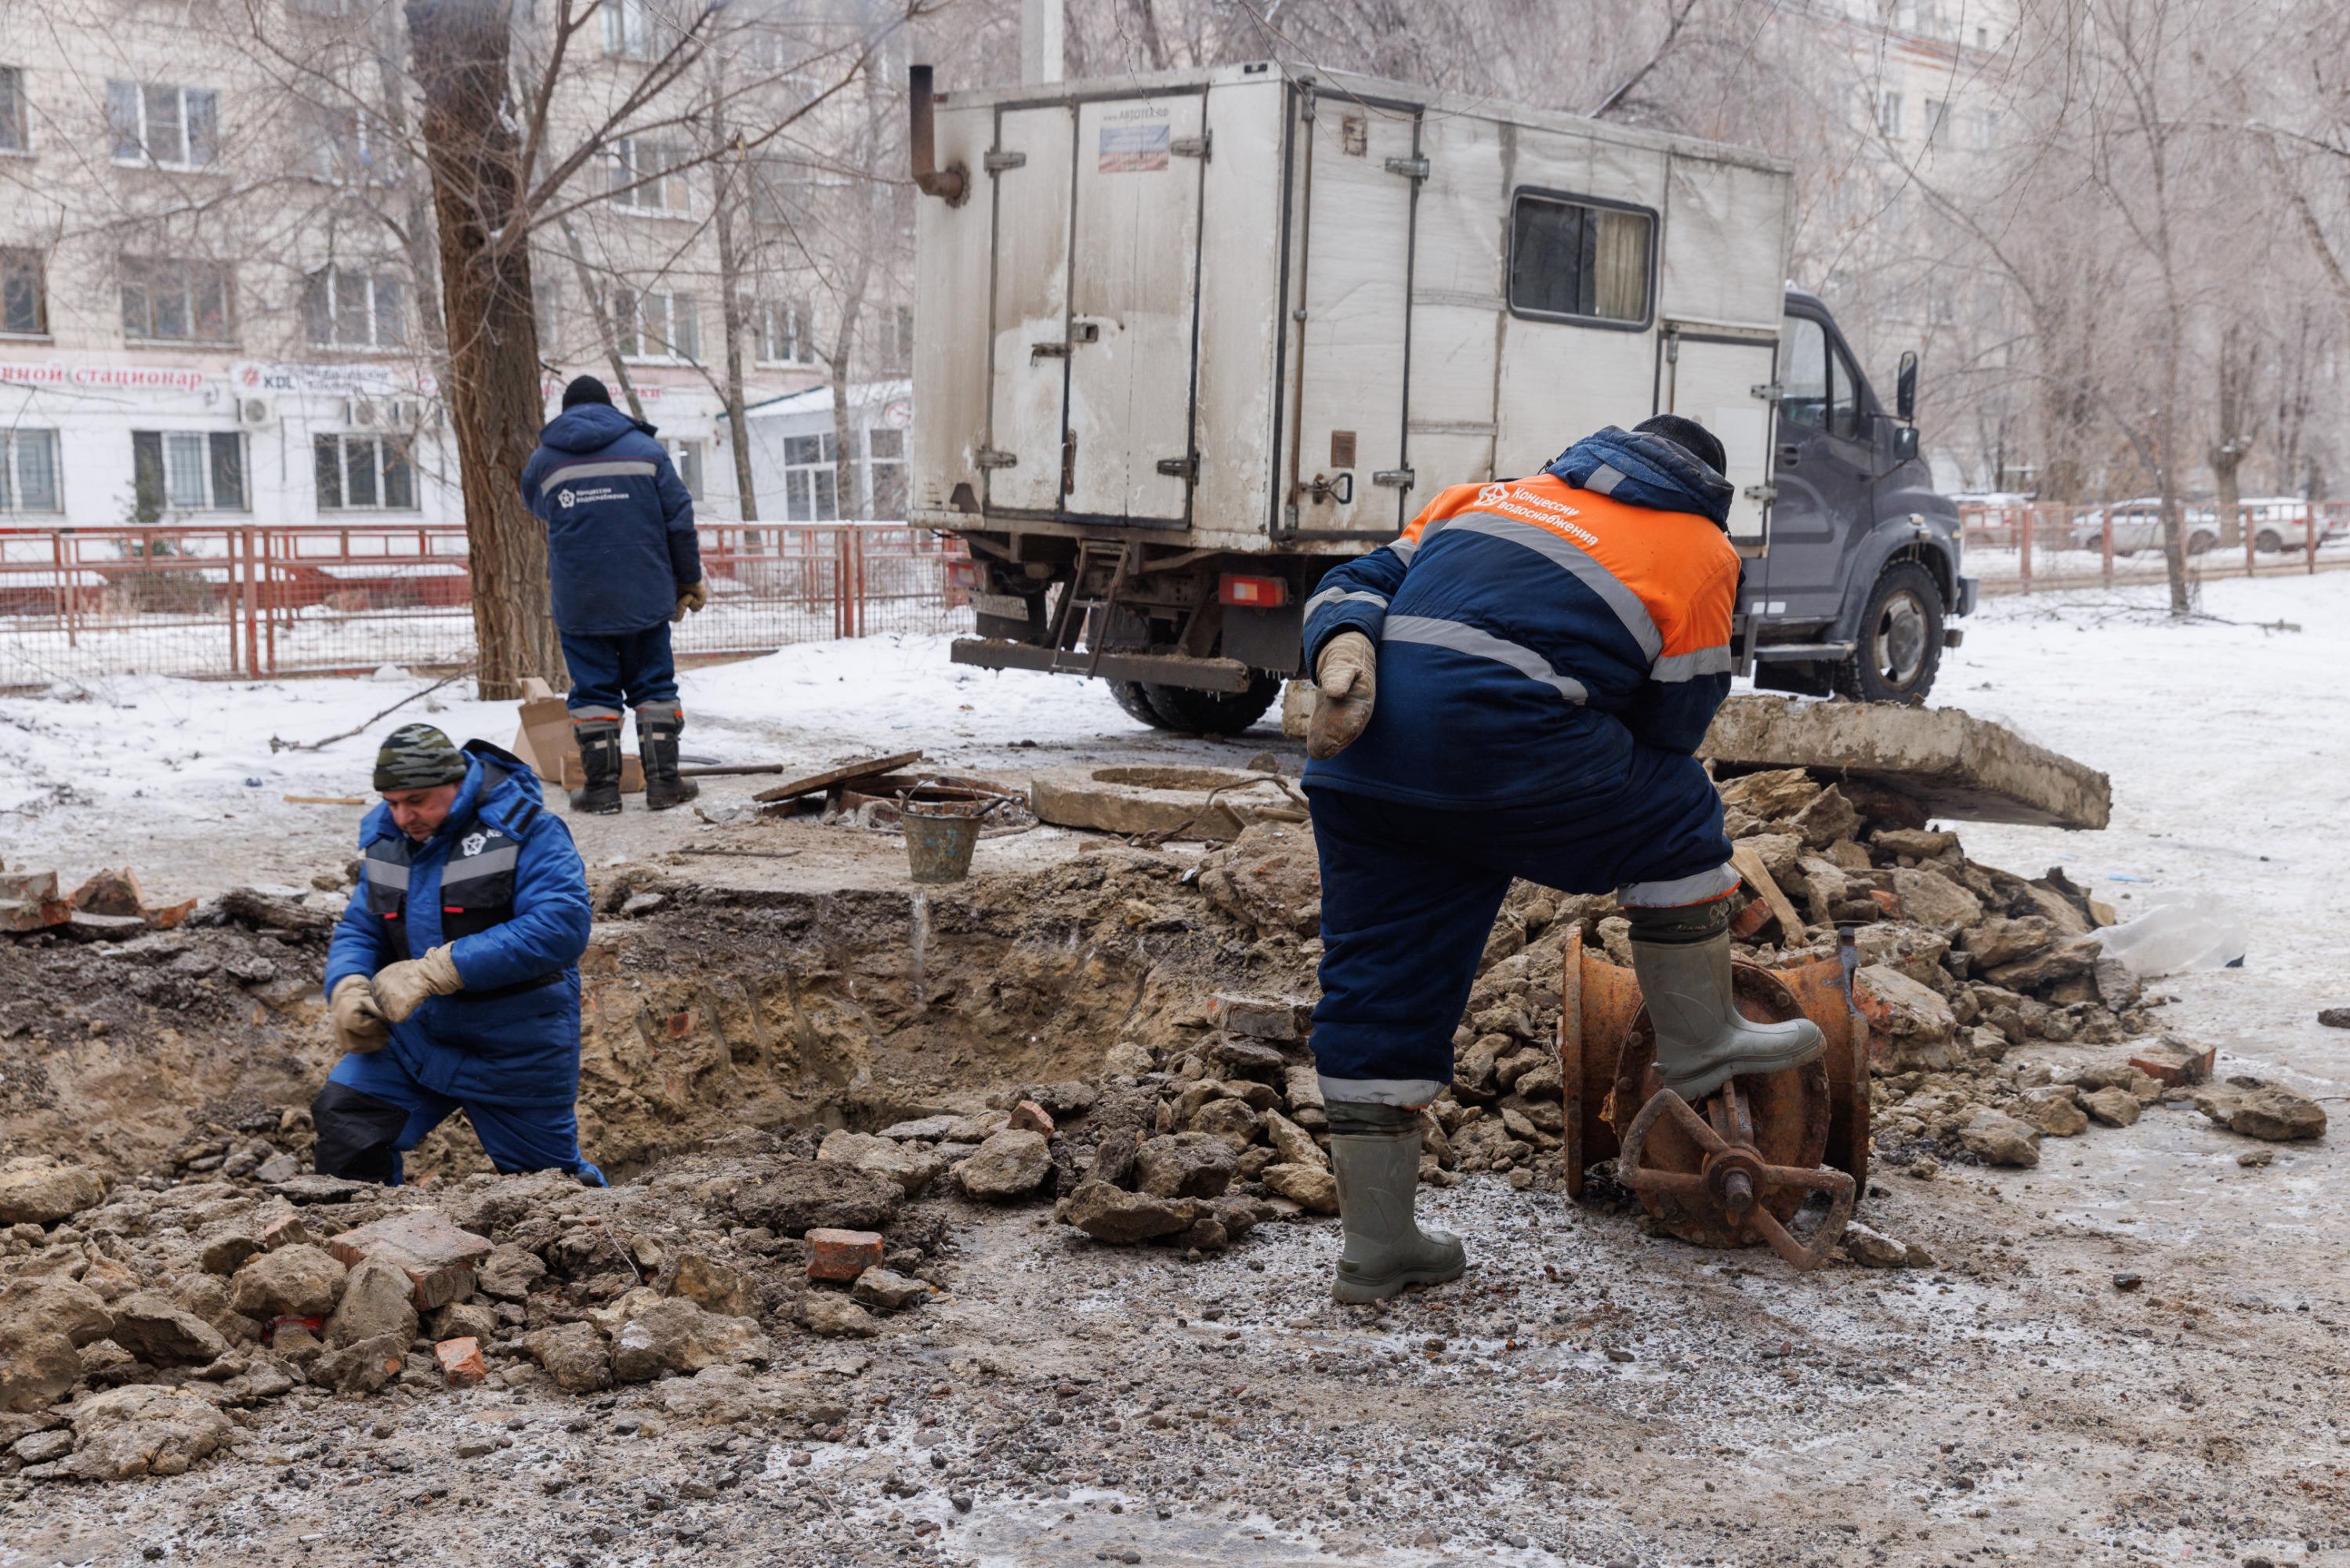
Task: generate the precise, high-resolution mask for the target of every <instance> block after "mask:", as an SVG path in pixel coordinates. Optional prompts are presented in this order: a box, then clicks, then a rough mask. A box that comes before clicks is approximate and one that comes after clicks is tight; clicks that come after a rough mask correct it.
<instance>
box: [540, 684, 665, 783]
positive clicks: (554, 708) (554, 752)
mask: <svg viewBox="0 0 2350 1568" xmlns="http://www.w3.org/2000/svg"><path fill="white" fill-rule="evenodd" d="M522 690H523V698H522V701H521V703H520V705H519V707H518V709H517V712H518V715H519V717H520V719H521V724H520V727H519V728H517V729H516V730H515V740H514V745H513V746H512V747H511V748H509V749H510V750H511V751H512V752H513V753H514V754H515V756H518V757H520V758H521V759H522V760H523V761H524V762H525V763H529V764H530V768H531V771H532V772H533V773H535V774H537V775H538V776H539V778H540V779H541V780H542V781H543V782H545V783H546V784H560V785H562V786H563V787H564V788H565V789H577V788H579V787H580V786H582V785H583V784H586V783H587V770H586V768H585V766H584V765H583V764H582V763H580V761H579V742H577V740H576V739H575V738H574V737H573V735H572V733H571V710H570V709H569V708H568V707H567V706H566V705H565V703H564V701H563V699H562V698H560V697H558V696H556V694H555V692H554V691H552V690H551V689H550V688H549V687H548V686H547V684H546V681H544V680H540V679H539V678H538V677H537V676H536V675H532V676H526V677H525V678H524V680H523V683H522ZM644 787H645V768H644V764H643V763H640V762H639V761H638V760H637V757H636V753H633V752H622V753H620V790H621V793H623V794H642V793H643V792H644Z"/></svg>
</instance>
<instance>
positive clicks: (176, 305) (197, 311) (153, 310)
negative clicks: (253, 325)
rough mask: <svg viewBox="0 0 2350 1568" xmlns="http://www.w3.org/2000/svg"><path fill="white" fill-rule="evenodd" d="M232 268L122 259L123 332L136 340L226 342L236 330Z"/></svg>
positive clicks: (154, 258) (164, 259) (167, 260)
mask: <svg viewBox="0 0 2350 1568" xmlns="http://www.w3.org/2000/svg"><path fill="white" fill-rule="evenodd" d="M229 281H230V280H229V271H228V268H226V267H224V266H222V265H218V264H217V263H214V262H198V261H185V260H177V259H172V258H170V257H161V256H125V257H123V258H122V332H123V336H124V337H129V338H130V339H131V340H132V341H134V342H136V341H140V340H142V339H146V340H152V341H156V342H177V343H224V342H226V341H228V338H229V335H230V333H231V332H233V331H234V329H235V320H234V316H233V314H232V305H233V302H232V300H231V297H230V296H231V289H230V286H229Z"/></svg>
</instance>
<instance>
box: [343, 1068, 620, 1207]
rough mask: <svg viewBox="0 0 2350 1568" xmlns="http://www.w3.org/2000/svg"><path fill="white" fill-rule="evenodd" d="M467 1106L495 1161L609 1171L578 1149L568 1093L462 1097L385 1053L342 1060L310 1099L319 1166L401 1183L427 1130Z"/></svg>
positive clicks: (504, 1166) (521, 1167)
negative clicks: (511, 1099) (507, 1098)
mask: <svg viewBox="0 0 2350 1568" xmlns="http://www.w3.org/2000/svg"><path fill="white" fill-rule="evenodd" d="M461 1110H462V1111H463V1112H464V1113H465V1119H466V1120H467V1121H469V1122H471V1123H472V1124H473V1132H474V1135H475V1136H476V1137H479V1138H480V1139H481V1140H482V1152H483V1153H484V1154H486V1155H488V1156H489V1157H490V1163H491V1164H492V1165H494V1166H496V1167H497V1168H498V1169H499V1170H500V1171H502V1172H504V1173H507V1174H509V1175H511V1174H513V1173H515V1172H518V1171H528V1170H561V1171H567V1172H569V1173H570V1174H571V1175H573V1176H576V1177H577V1178H578V1179H580V1180H582V1181H584V1182H587V1183H588V1184H589V1185H591V1186H595V1187H602V1186H605V1185H607V1183H606V1182H605V1180H604V1173H603V1172H602V1171H600V1170H598V1169H597V1168H595V1167H594V1166H593V1165H590V1164H589V1163H588V1162H587V1156H585V1155H583V1154H582V1153H580V1152H579V1113H578V1109H577V1106H576V1105H575V1104H574V1103H573V1102H571V1101H568V1100H561V1101H554V1102H550V1103H545V1104H537V1105H515V1104H508V1103H504V1102H499V1103H489V1102H484V1101H480V1100H460V1099H456V1098H453V1097H452V1096H448V1095H444V1094H442V1093H440V1092H439V1091H438V1090H434V1089H430V1088H427V1087H425V1086H424V1085H422V1084H420V1083H418V1082H417V1081H416V1080H415V1079H414V1078H413V1077H411V1076H410V1075H409V1074H408V1072H407V1070H406V1069H405V1068H403V1067H401V1066H400V1064H399V1063H398V1062H397V1061H395V1060H393V1059H392V1057H391V1056H390V1054H389V1053H386V1052H381V1051H378V1052H372V1053H369V1054H359V1053H356V1052H354V1053H352V1054H348V1055H346V1056H345V1057H344V1058H343V1059H342V1060H341V1061H339V1062H338V1063H336V1064H335V1068H334V1071H333V1072H331V1073H329V1074H328V1075H327V1086H326V1087H325V1088H323V1089H321V1090H319V1091H318V1097H317V1099H316V1100H314V1101H312V1102H311V1105H310V1120H311V1123H312V1125H313V1126H315V1127H317V1132H318V1149H317V1157H316V1159H315V1162H314V1163H315V1164H316V1167H317V1169H318V1170H319V1171H320V1172H321V1173H322V1174H325V1175H328V1176H343V1177H348V1178H350V1179H353V1180H357V1181H380V1182H382V1183H383V1184H384V1185H386V1186H388V1187H397V1186H399V1185H400V1176H401V1162H400V1157H401V1156H402V1155H404V1154H406V1153H407V1152H408V1151H409V1150H410V1149H411V1148H414V1147H416V1146H417V1145H418V1144H420V1143H421V1142H423V1141H424V1135H425V1134H427V1133H429V1132H431V1131H432V1129H433V1128H434V1127H439V1126H440V1125H441V1124H442V1122H444V1121H446V1120H448V1119H449V1116H450V1114H451V1113H452V1112H453V1111H461Z"/></svg>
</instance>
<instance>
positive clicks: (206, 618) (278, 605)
mask: <svg viewBox="0 0 2350 1568" xmlns="http://www.w3.org/2000/svg"><path fill="white" fill-rule="evenodd" d="M700 534H701V542H702V576H703V578H704V580H705V581H706V582H707V583H708V584H709V586H710V604H709V606H708V607H707V608H705V609H704V610H702V612H701V613H700V614H698V615H695V616H691V617H689V618H687V619H686V621H685V622H684V623H683V624H682V625H681V626H680V627H679V628H677V649H678V654H679V656H680V657H681V658H683V659H695V658H711V657H723V656H727V655H734V654H746V653H762V652H765V651H768V650H770V649H775V648H780V647H782V646H784V645H785V644H786V643H793V642H813V641H821V640H824V639H829V638H843V637H863V636H866V635H868V634H869V633H874V632H885V631H901V632H937V631H951V630H960V629H966V628H968V627H969V625H970V610H969V608H968V601H967V599H966V597H965V596H964V594H963V592H962V589H961V588H960V587H957V586H956V585H955V584H953V583H952V582H951V580H950V573H949V566H950V565H951V563H953V562H956V561H960V560H962V559H964V558H965V556H964V551H963V549H962V543H961V541H959V540H956V539H953V538H951V537H950V536H948V535H938V534H933V533H931V532H930V531H929V530H927V529H917V528H910V527H908V526H906V525H905V524H899V523H791V524H753V523H723V524H705V525H703V526H702V529H701V530H700ZM472 594H473V580H472V578H471V576H469V575H468V572H467V569H466V552H465V531H464V529H463V527H462V526H457V525H425V524H384V525H380V526H336V525H302V526H275V525H269V524H247V525H234V524H232V525H227V526H216V527H187V526H179V525H170V526H156V527H116V528H67V527H55V526H51V527H33V528H0V685H17V684H28V683H36V682H47V681H51V680H61V679H62V680H71V679H81V678H88V677H93V676H104V675H129V674H142V675H143V674H155V675H189V676H238V677H262V676H270V675H287V674H317V673H327V672H333V671H348V670H372V669H375V668H376V667H378V666H380V665H383V664H401V665H415V666H421V667H432V666H443V667H453V666H458V665H462V664H463V663H465V662H466V661H467V660H469V659H472V658H473V609H472V603H473V600H472Z"/></svg>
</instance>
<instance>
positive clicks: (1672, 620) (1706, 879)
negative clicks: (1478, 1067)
mask: <svg viewBox="0 0 2350 1568" xmlns="http://www.w3.org/2000/svg"><path fill="white" fill-rule="evenodd" d="M1722 467H1723V456H1722V451H1721V442H1720V441H1716V440H1715V439H1714V438H1713V436H1712V434H1711V432H1709V431H1706V430H1705V428H1704V427H1703V426H1701V425H1700V424H1698V423H1697V422H1696V421H1692V420H1686V419H1680V418H1677V417H1675V416H1672V415H1664V416H1661V417H1659V418H1657V419H1652V420H1649V421H1646V422H1644V423H1642V424H1640V425H1639V426H1638V427H1637V428H1635V429H1634V430H1632V431H1621V430H1617V429H1616V428H1615V427H1613V426H1610V427H1608V428H1607V429H1606V430H1604V431H1600V432H1598V433H1597V434H1596V435H1593V436H1589V437H1586V439H1584V440H1582V441H1577V442H1576V443H1575V445H1573V446H1572V447H1569V448H1568V449H1567V450H1566V452H1565V453H1563V454H1562V455H1561V456H1560V457H1559V458H1558V460H1557V461H1556V462H1553V463H1552V464H1550V466H1549V467H1547V468H1546V469H1544V471H1543V472H1540V473H1538V474H1535V475H1534V476H1533V477H1532V478H1528V479H1518V480H1508V481H1504V482H1502V483H1491V484H1461V485H1455V486H1453V487H1452V488H1451V489H1449V490H1446V491H1444V492H1443V493H1440V494H1439V495H1438V496H1437V497H1436V499H1435V500H1434V501H1433V502H1431V503H1430V504H1429V506H1428V508H1427V510H1426V511H1424V512H1422V513H1421V514H1419V517H1417V518H1416V519H1414V520H1413V522H1412V524H1411V525H1410V526H1409V528H1407V529H1405V530H1404V534H1403V537H1402V538H1400V539H1399V540H1397V541H1396V542H1395V543H1394V544H1392V545H1387V546H1385V547H1383V548H1381V549H1378V550H1374V551H1373V552H1371V553H1370V554H1369V555H1367V556H1363V557H1361V558H1360V559H1358V560H1355V561H1350V562H1348V563H1347V564H1346V565H1345V566H1340V567H1338V568H1337V569H1336V570H1335V571H1332V572H1330V573H1329V574H1328V575H1327V576H1325V577H1323V579H1322V580H1321V583H1320V585H1319V586H1318V589H1317V591H1316V592H1315V594H1314V595H1313V597H1310V598H1308V599H1307V600H1306V604H1305V612H1306V615H1305V656H1306V660H1307V663H1308V666H1309V667H1310V668H1311V669H1312V670H1314V672H1315V685H1316V688H1317V692H1318V695H1317V700H1316V702H1315V713H1314V721H1313V728H1312V732H1311V735H1310V737H1309V741H1308V747H1307V749H1308V751H1309V753H1311V756H1312V758H1313V760H1312V761H1311V762H1310V763H1308V765H1307V767H1306V770H1305V790H1306V794H1307V798H1308V800H1309V801H1310V802H1311V804H1312V809H1313V815H1314V836H1315V845H1316V846H1317V847H1318V849H1319V850H1320V853H1321V860H1322V937H1323V941H1324V950H1323V957H1322V967H1321V979H1322V997H1321V1001H1320V1002H1318V1003H1317V1004H1316V1005H1315V1010H1314V1054H1315V1064H1316V1066H1317V1069H1318V1071H1319V1074H1320V1076H1321V1086H1322V1094H1323V1097H1324V1099H1325V1101H1326V1103H1327V1106H1328V1114H1329V1117H1330V1133H1331V1138H1330V1147H1331V1154H1332V1157H1333V1163H1334V1164H1335V1165H1336V1168H1337V1177H1338V1203H1339V1209H1340V1212H1341V1216H1342V1218H1343V1220H1344V1221H1345V1225H1346V1233H1347V1238H1346V1249H1345V1251H1344V1252H1343V1254H1342V1255H1341V1257H1340V1259H1339V1262H1338V1272H1337V1280H1336V1285H1335V1287H1334V1292H1335V1293H1336V1296H1337V1297H1338V1299H1339V1300H1341V1301H1354V1302H1363V1301H1374V1300H1378V1298H1380V1297H1383V1296H1388V1295H1393V1294H1394V1293H1396V1292H1398V1291H1400V1290H1402V1289H1403V1288H1404V1287H1405V1286H1406V1285H1408V1284H1412V1283H1417V1282H1433V1281H1441V1280H1449V1279H1452V1278H1455V1277H1457V1276H1458V1275H1459V1274H1460V1273H1461V1270H1462V1268H1463V1267H1464V1266H1465V1258H1464V1255H1463V1252H1462V1250H1461V1243H1460V1242H1459V1241H1457V1240H1456V1239H1454V1238H1453V1237H1451V1236H1449V1235H1446V1234H1444V1233H1443V1232H1441V1231H1421V1230H1420V1229H1419V1226H1418V1225H1417V1224H1416V1223H1415V1222H1414V1221H1413V1219H1412V1199H1413V1196H1414V1193H1415V1191H1416V1189H1417V1186H1418V1182H1419V1107H1420V1106H1425V1105H1427V1104H1428V1103H1429V1102H1430V1101H1431V1100H1433V1099H1434V1098H1435V1097H1436V1096H1437V1095H1438V1094H1439V1093H1440V1091H1441V1090H1442V1089H1443V1087H1444V1085H1446V1083H1448V1082H1449V1081H1450V1080H1451V1076H1452V1032H1453V1029H1454V1027H1455V1025H1457V1024H1458V1023H1460V1020H1461V1009H1462V1008H1463V1006H1464V1005H1466V1003H1467V1002H1468V999H1469V990H1470V986H1471V982H1472V981H1474V980H1475V979H1476V974H1477V961H1478V959H1479V957H1480V955H1481V954H1482V952H1483V950H1484V947H1485V941H1486V938H1487V935H1488V933H1489V932H1490V931H1491V930H1492V924H1493V917H1494V915H1495V914H1496V913H1497V912H1498V911H1499V910H1500V909H1501V904H1502V899H1503V895H1505V894H1506V893H1507V892H1508V891H1509V887H1510V881H1511V879H1512V878H1513V877H1525V878H1526V879H1527V880H1529V881H1534V882H1539V883H1542V884H1544V885H1545V886H1547V887H1552V888H1559V889H1561V890H1563V891H1565V892H1570V893H1599V892H1606V891H1607V890H1609V889H1611V888H1612V889H1614V891H1615V894H1616V898H1617V903H1618V904H1619V905H1621V906H1622V907H1623V909H1624V912H1625V914H1626V916H1627V918H1628V919H1630V920H1631V922H1632V933H1631V935H1632V956H1633V966H1634V968H1635V970H1636V971H1638V975H1639V981H1640V989H1641V992H1643V994H1644V995H1645V997H1646V998H1647V1001H1648V1012H1649V1016H1650V1018H1651V1019H1652V1020H1653V1021H1654V1023H1655V1025H1656V1032H1657V1071H1658V1073H1659V1075H1660V1076H1662V1077H1663V1079H1664V1080H1665V1083H1666V1085H1667V1086H1669V1087H1670V1088H1672V1089H1674V1090H1675V1091H1677V1092H1679V1094H1680V1095H1681V1096H1683V1097H1684V1098H1686V1099H1690V1100H1692V1101H1694V1100H1697V1099H1699V1098H1700V1097H1702V1096H1705V1095H1709V1094H1711V1093H1712V1092H1713V1091H1714V1090H1715V1089H1717V1088H1719V1087H1720V1086H1721V1084H1722V1083H1723V1082H1724V1081H1726V1080H1727V1079H1729V1078H1731V1077H1732V1076H1734V1075H1738V1074H1742V1073H1767V1072H1775V1071H1779V1070H1781V1069H1783V1068H1788V1067H1794V1066H1800V1065H1802V1064H1804V1063H1805V1062H1808V1061H1809V1060H1811V1059H1812V1058H1813V1057H1814V1056H1815V1055H1817V1054H1819V1052H1820V1050H1821V1046H1822V1042H1821V1038H1820V1033H1819V1031H1818V1030H1817V1029H1816V1028H1815V1027H1814V1026H1813V1025H1812V1024H1811V1023H1807V1022H1804V1021H1800V1020H1799V1021H1797V1022H1794V1023H1775V1024H1757V1023H1748V1022H1747V1021H1746V1020H1745V1019H1744V1018H1743V1017H1742V1016H1741V1015H1740V1013H1739V1012H1738V1010H1737V1008H1736V1006H1735V1005H1734V1004H1733V1002H1732V1000H1731V969H1730V931H1729V917H1730V910H1729V905H1728V903H1727V902H1726V900H1727V899H1728V898H1729V896H1730V894H1731V892H1732V891H1733V890H1734V889H1735V888H1737V886H1738V877H1737V874H1736V873H1735V872H1734V871H1732V870H1731V867H1730V865H1729V860H1730V841H1729V839H1728V838H1726V837H1725V836H1723V834H1722V825H1721V796H1720V795H1719V794H1716V793H1715V790H1714V787H1713V782H1712V780H1711V779H1709V778H1708V777H1707V776H1706V774H1705V770H1704V769H1703V768H1702V767H1701V766H1700V764H1699V763H1698V761H1697V758H1696V754H1695V753H1696V751H1697V748H1698V744H1699V742H1700V741H1701V740H1702V739H1703V738H1704V736H1705V732H1706V726H1707V725H1708V724H1709V723H1710V722H1711V720H1712V718H1713V712H1714V710H1715V709H1716V708H1718V707H1719V706H1720V705H1721V700H1722V698H1723V697H1724V696H1725V695H1727V694H1728V692H1729V690H1730V617H1731V605H1732V604H1733V602H1734V600H1735V597H1736V594H1737V588H1738V572H1739V559H1738V553H1737V551H1736V550H1734V549H1733V548H1732V547H1731V544H1730V540H1729V537H1728V535H1727V533H1726V531H1725V523H1726V519H1727V518H1728V516H1729V510H1730V499H1731V486H1730V482H1729V481H1728V480H1727V479H1725V478H1723V477H1722V472H1721V471H1722ZM1375 697H1376V701H1375V700H1374V699H1375Z"/></svg>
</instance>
